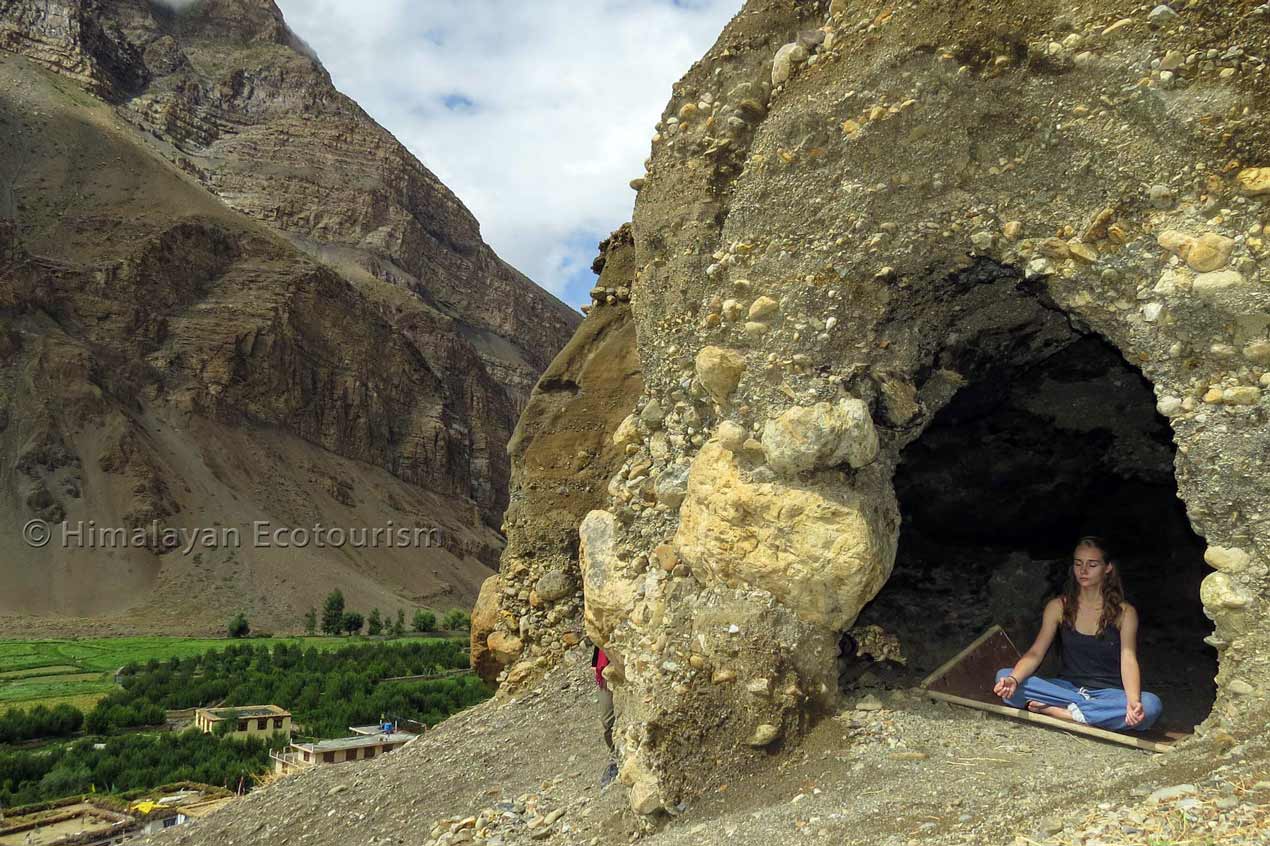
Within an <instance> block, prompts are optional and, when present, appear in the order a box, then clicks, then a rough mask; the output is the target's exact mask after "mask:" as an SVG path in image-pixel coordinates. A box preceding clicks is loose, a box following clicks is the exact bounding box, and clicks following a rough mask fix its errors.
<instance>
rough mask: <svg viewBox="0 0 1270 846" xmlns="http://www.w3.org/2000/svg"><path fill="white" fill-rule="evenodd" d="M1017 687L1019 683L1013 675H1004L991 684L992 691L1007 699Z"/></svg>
mask: <svg viewBox="0 0 1270 846" xmlns="http://www.w3.org/2000/svg"><path fill="white" fill-rule="evenodd" d="M1018 689H1019V683H1018V681H1017V680H1016V679H1015V678H1014V676H1006V677H1005V678H1003V679H1001V681H999V682H997V683H996V684H995V685H994V686H993V688H992V692H993V693H995V694H996V695H997V696H1000V697H1001V698H1002V699H1009V698H1010V697H1011V696H1013V695H1014V694H1015V692H1016V691H1017V690H1018Z"/></svg>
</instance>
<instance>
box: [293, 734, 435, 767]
mask: <svg viewBox="0 0 1270 846" xmlns="http://www.w3.org/2000/svg"><path fill="white" fill-rule="evenodd" d="M349 731H351V732H353V736H352V737H339V738H335V739H333V740H319V741H317V742H315V743H292V744H291V746H290V747H288V748H287V749H285V750H283V751H281V752H274V753H271V754H272V757H273V760H274V772H276V773H277V774H279V775H286V774H287V773H291V772H295V771H296V770H300V769H304V768H305V767H313V766H320V765H322V764H343V763H345V762H346V761H369V760H370V759H372V758H375V757H378V756H380V755H387V754H388V753H389V752H392V751H394V750H397V749H400V748H401V747H402V746H405V745H406V744H407V743H409V742H410V741H412V740H414V739H415V738H416V737H418V736H419V735H417V734H412V733H411V732H408V731H398V730H397V729H395V728H393V727H392V725H391V724H390V723H389V724H385V725H383V726H350V727H349Z"/></svg>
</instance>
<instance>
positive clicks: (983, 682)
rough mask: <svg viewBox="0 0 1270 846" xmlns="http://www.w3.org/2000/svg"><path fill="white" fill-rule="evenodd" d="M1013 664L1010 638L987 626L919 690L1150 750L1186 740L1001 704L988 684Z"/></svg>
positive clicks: (1170, 733)
mask: <svg viewBox="0 0 1270 846" xmlns="http://www.w3.org/2000/svg"><path fill="white" fill-rule="evenodd" d="M1018 660H1019V651H1018V649H1017V648H1015V646H1014V643H1013V642H1011V640H1010V637H1009V635H1007V634H1006V633H1005V631H1004V630H1003V629H1002V628H1001V627H1000V626H992V627H991V628H990V629H988V630H987V631H986V632H984V633H983V634H981V635H980V636H979V637H977V638H975V640H974V641H973V642H972V643H971V644H970V645H969V646H967V647H966V648H965V649H963V650H961V651H960V652H958V653H957V654H956V655H954V656H953V657H952V658H951V659H949V660H948V661H946V662H945V663H944V664H943V665H942V666H941V667H940V668H939V669H937V670H935V672H933V673H931V674H930V675H929V676H927V677H926V678H925V679H923V680H922V684H921V687H922V688H923V689H924V690H925V691H926V692H927V694H928V695H930V696H931V697H932V698H934V699H938V700H940V701H943V702H952V703H954V704H956V705H964V706H966V707H967V708H976V709H978V710H980V711H987V712H988V713H991V714H1000V715H1001V716H1004V717H1011V718H1013V719H1016V720H1023V721H1024V722H1029V723H1038V724H1040V725H1044V726H1049V727H1051V728H1057V729H1062V730H1063V731H1070V732H1074V733H1076V734H1082V735H1085V736H1087V737H1096V738H1098V739H1099V740H1108V741H1111V742H1112V743H1119V744H1122V745H1125V746H1133V747H1136V748H1138V749H1146V750H1148V751H1151V752H1167V751H1169V750H1170V749H1171V748H1172V746H1173V744H1174V743H1176V742H1177V741H1178V740H1181V739H1182V738H1184V737H1187V735H1186V734H1184V733H1182V732H1174V731H1160V730H1158V729H1152V730H1151V731H1144V732H1136V731H1135V732H1117V731H1109V730H1108V729H1101V728H1095V727H1094V726H1086V725H1082V724H1080V723H1074V722H1071V721H1068V720H1060V719H1058V718H1057V717H1050V716H1047V715H1045V714H1034V713H1032V712H1031V711H1028V710H1027V709H1022V708H1013V707H1011V706H1009V705H1006V704H1005V703H1003V702H1002V701H1001V699H1000V697H998V696H997V695H996V694H995V693H993V692H992V685H993V680H994V679H995V678H996V672H997V670H999V669H1001V668H1002V667H1013V666H1014V664H1015V663H1016V662H1017V661H1018Z"/></svg>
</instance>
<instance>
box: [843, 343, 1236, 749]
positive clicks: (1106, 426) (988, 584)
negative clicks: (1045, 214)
mask: <svg viewBox="0 0 1270 846" xmlns="http://www.w3.org/2000/svg"><path fill="white" fill-rule="evenodd" d="M1173 455H1174V447H1173V444H1172V441H1171V438H1170V431H1169V427H1168V424H1167V422H1166V421H1165V419H1164V418H1162V417H1160V416H1159V415H1158V414H1157V412H1156V410H1155V397H1154V394H1153V392H1152V390H1151V386H1150V384H1149V383H1148V382H1147V381H1146V380H1145V379H1144V378H1143V377H1142V375H1141V374H1140V373H1139V372H1138V371H1137V370H1136V369H1135V368H1133V367H1132V366H1130V365H1129V364H1128V363H1127V362H1126V361H1125V360H1124V358H1123V357H1122V356H1121V355H1120V353H1119V351H1118V350H1116V348H1115V347H1113V346H1111V345H1110V344H1108V343H1107V342H1105V341H1104V340H1102V339H1101V338H1099V337H1097V336H1094V335H1082V336H1077V337H1076V340H1074V341H1073V342H1072V343H1071V344H1069V345H1067V346H1066V347H1064V348H1062V349H1061V350H1059V351H1058V352H1056V353H1054V354H1052V355H1049V356H1048V357H1047V358H1044V359H1043V360H1041V361H1039V362H1037V361H1030V362H1027V363H1024V364H1019V365H1011V364H1009V363H1004V364H1001V365H998V366H994V367H991V368H989V369H987V370H986V371H983V372H982V373H980V374H978V377H977V378H975V379H974V381H973V382H972V383H971V384H969V385H967V386H966V387H963V388H962V389H961V390H960V391H959V392H958V393H957V394H956V395H955V396H954V397H953V399H952V401H951V402H950V403H949V404H948V405H947V406H946V407H945V408H943V409H942V410H941V411H940V412H939V413H938V414H937V415H936V417H935V419H934V420H933V421H932V422H931V424H930V425H929V427H928V428H927V429H926V430H925V431H924V432H923V433H922V435H921V436H920V437H919V438H918V439H917V440H916V441H914V442H913V443H912V444H910V445H909V446H908V447H907V448H906V449H905V451H904V452H903V454H902V456H901V463H900V466H899V467H898V468H897V470H896V474H895V490H896V495H897V497H898V500H899V504H900V511H901V514H902V519H903V523H902V528H901V531H900V540H899V552H898V555H897V558H896V564H895V569H894V571H893V573H892V576H891V578H890V580H889V581H888V582H887V584H886V585H885V586H884V587H883V589H882V591H881V592H880V593H879V594H878V595H877V596H876V597H875V598H874V599H873V601H872V602H871V603H870V604H869V605H868V606H866V607H865V609H864V610H863V611H862V613H861V615H860V617H859V619H858V620H857V621H856V627H860V626H868V625H877V626H880V627H881V628H882V629H883V630H884V631H886V632H888V633H889V634H891V635H894V636H895V638H897V639H898V641H899V645H900V647H901V649H902V651H903V654H904V656H905V662H904V663H903V664H900V663H897V662H894V661H890V660H886V661H875V660H872V659H871V658H870V657H869V656H865V657H863V658H857V657H854V656H851V653H853V652H855V651H856V650H855V649H854V648H852V643H851V642H850V641H849V640H844V646H845V647H846V648H844V657H843V658H842V659H841V669H842V673H841V679H842V684H843V687H844V689H850V688H852V687H856V686H865V685H878V684H880V685H883V686H911V685H916V684H917V683H918V682H920V680H921V679H922V678H923V677H925V676H926V675H927V674H928V673H929V672H931V671H932V670H934V669H935V668H937V667H938V666H939V665H941V664H942V663H943V662H944V661H946V660H948V659H949V658H951V657H952V656H953V655H955V654H956V653H957V652H958V651H960V650H961V649H962V648H963V647H964V646H965V645H967V644H968V643H969V642H970V641H972V640H973V639H974V638H975V637H976V636H977V635H979V634H980V633H981V632H983V631H984V630H985V629H986V628H987V627H988V626H990V625H991V624H992V623H994V622H995V623H998V624H1000V625H1001V626H1002V627H1004V628H1005V630H1006V631H1007V632H1008V633H1009V635H1010V637H1011V639H1012V640H1013V641H1014V642H1015V644H1016V645H1017V646H1018V648H1019V649H1020V651H1022V650H1025V649H1027V647H1028V646H1029V645H1030V644H1031V642H1032V640H1033V638H1034V637H1035V635H1036V631H1037V629H1038V628H1039V624H1040V619H1041V611H1042V609H1043V607H1044V604H1045V601H1046V600H1047V599H1048V598H1049V597H1051V596H1054V595H1056V594H1057V593H1058V592H1060V590H1061V588H1062V584H1063V580H1064V579H1065V578H1066V575H1067V572H1068V569H1069V567H1070V563H1071V557H1072V552H1073V547H1074V544H1075V540H1076V539H1077V538H1078V537H1080V536H1082V535H1087V534H1095V535H1100V536H1103V537H1105V538H1107V539H1108V540H1109V541H1110V543H1111V544H1112V546H1113V548H1115V549H1116V550H1118V554H1119V564H1120V569H1121V576H1122V579H1123V582H1124V586H1125V593H1126V598H1127V599H1128V600H1129V601H1130V602H1131V603H1133V605H1134V606H1135V607H1136V608H1137V609H1138V612H1139V616H1140V621H1141V623H1140V633H1139V644H1138V655H1139V663H1140V664H1141V667H1142V679H1143V688H1144V689H1145V690H1152V691H1154V692H1155V693H1157V694H1158V695H1159V696H1160V697H1161V698H1162V699H1163V700H1164V703H1165V714H1164V717H1163V718H1162V720H1161V726H1162V727H1167V728H1189V727H1190V726H1193V725H1194V724H1195V723H1197V722H1199V721H1200V720H1202V719H1203V718H1204V717H1206V716H1207V715H1208V712H1209V711H1210V710H1211V708H1212V704H1213V699H1214V696H1215V686H1214V683H1213V677H1214V676H1215V674H1216V670H1217V656H1216V651H1215V650H1214V649H1213V648H1212V647H1210V646H1208V645H1207V644H1205V643H1204V637H1205V636H1206V635H1209V634H1211V633H1212V626H1211V624H1210V623H1209V621H1208V620H1207V618H1206V617H1205V616H1204V614H1203V611H1202V607H1201V605H1200V601H1199V584H1200V581H1201V580H1202V579H1203V577H1204V575H1205V574H1206V572H1207V568H1206V565H1205V564H1204V561H1203V552H1204V543H1203V541H1202V540H1201V539H1200V538H1199V537H1197V536H1196V535H1195V534H1194V533H1193V532H1192V530H1191V528H1190V525H1189V523H1188V522H1187V518H1186V512H1185V508H1184V506H1183V504H1182V502H1181V500H1179V499H1178V497H1177V484H1176V480H1175V479H1174V476H1173ZM1056 652H1057V648H1056V647H1053V648H1051V650H1050V655H1049V656H1048V657H1047V659H1046V663H1045V664H1043V665H1042V667H1041V668H1040V670H1039V671H1038V672H1039V673H1040V674H1042V675H1044V674H1046V673H1050V674H1053V673H1056V672H1057V660H1056V654H1055V653H1056ZM849 656H850V657H849ZM991 683H992V680H991V679H985V680H984V684H985V685H988V686H990V685H991Z"/></svg>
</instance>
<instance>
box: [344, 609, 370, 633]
mask: <svg viewBox="0 0 1270 846" xmlns="http://www.w3.org/2000/svg"><path fill="white" fill-rule="evenodd" d="M364 625H366V620H365V618H363V617H362V614H361V612H360V611H345V612H344V621H343V626H342V628H343V629H344V631H346V632H348V633H349V634H359V633H360V632H361V630H362V626H364Z"/></svg>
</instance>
